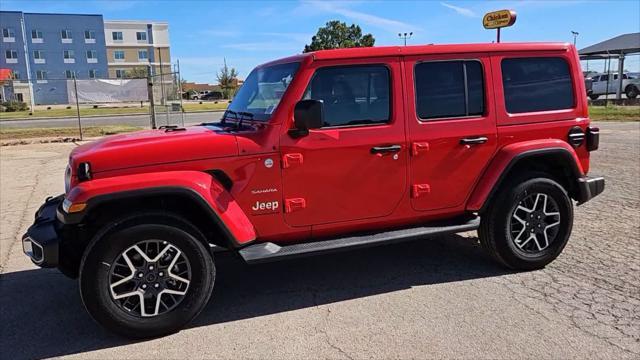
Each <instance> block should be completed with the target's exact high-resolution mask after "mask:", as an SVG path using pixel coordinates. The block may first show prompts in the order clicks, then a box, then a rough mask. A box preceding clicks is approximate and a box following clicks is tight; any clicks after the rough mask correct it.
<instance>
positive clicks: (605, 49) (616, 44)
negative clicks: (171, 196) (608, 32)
mask: <svg viewBox="0 0 640 360" xmlns="http://www.w3.org/2000/svg"><path fill="white" fill-rule="evenodd" d="M637 52H640V33H630V34H624V35H620V36H616V37H614V38H611V39H609V40H605V41H602V42H599V43H597V44H594V45H591V46H588V47H586V48H584V49H582V50H580V51H578V53H579V54H580V57H581V58H584V57H587V56H590V55H591V56H593V55H600V56H596V57H594V58H602V57H603V56H602V55H604V57H607V56H610V55H613V54H616V55H620V54H631V53H637ZM616 57H617V56H616Z"/></svg>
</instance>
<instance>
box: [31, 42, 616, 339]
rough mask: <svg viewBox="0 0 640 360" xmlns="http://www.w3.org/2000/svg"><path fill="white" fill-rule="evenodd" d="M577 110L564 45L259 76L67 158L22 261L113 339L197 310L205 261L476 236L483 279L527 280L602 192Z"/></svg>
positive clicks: (166, 329)
mask: <svg viewBox="0 0 640 360" xmlns="http://www.w3.org/2000/svg"><path fill="white" fill-rule="evenodd" d="M584 93H585V87H584V79H583V77H582V74H581V73H580V64H579V58H578V54H577V52H576V50H575V47H573V46H571V45H569V44H564V43H562V44H556V43H545V44H541V43H535V44H529V43H522V44H518V43H502V44H469V45H429V46H407V47H372V48H354V49H340V50H327V51H318V52H310V53H306V54H299V55H295V56H292V57H288V58H284V59H280V60H276V61H273V62H269V63H267V64H264V65H261V66H258V67H257V68H256V69H255V70H253V71H252V72H251V74H250V75H249V77H248V78H247V79H246V81H245V83H244V85H243V86H242V87H241V89H240V90H239V91H238V93H237V94H236V96H235V98H234V100H233V102H232V103H231V104H230V105H229V108H228V110H227V111H226V112H225V114H224V116H223V117H222V119H221V120H220V121H219V122H212V123H203V124H200V125H198V126H192V127H188V128H179V127H175V126H167V127H162V128H160V129H158V130H146V131H141V132H137V133H131V134H126V135H115V136H111V137H105V138H103V139H100V140H97V141H95V142H92V143H88V144H84V145H81V146H78V147H76V148H75V149H74V150H73V151H72V152H71V154H70V157H69V165H68V167H67V169H66V172H65V193H64V194H61V195H59V196H56V197H51V198H49V199H47V200H46V202H45V203H44V204H43V205H42V207H41V208H40V209H39V210H38V211H37V213H36V216H35V222H34V224H33V225H32V226H31V227H30V228H29V229H28V231H27V233H26V234H25V235H24V237H23V239H22V244H23V249H24V252H25V254H26V255H27V256H29V257H30V258H31V260H32V261H33V262H34V263H35V264H37V265H39V266H41V267H58V268H59V269H60V270H61V271H62V272H63V273H64V274H66V275H68V276H70V277H72V278H79V288H80V294H81V297H82V301H83V303H84V306H85V307H86V309H87V310H88V312H89V314H91V316H92V317H93V318H94V319H95V320H96V321H97V322H98V323H100V324H102V325H104V326H105V327H106V328H108V329H110V330H112V331H114V332H116V333H118V334H121V335H124V336H127V337H131V338H140V337H153V336H159V335H164V334H169V333H172V332H175V331H178V330H180V329H181V328H182V327H184V326H185V325H186V324H187V323H188V322H189V321H191V320H192V319H193V318H194V317H196V316H197V315H198V313H200V312H201V311H202V309H203V308H204V307H205V305H206V304H207V303H208V301H209V298H210V296H211V293H212V289H213V286H214V282H215V279H216V266H215V257H214V256H213V252H214V251H215V250H221V249H222V250H225V251H230V252H233V253H234V254H236V255H237V256H239V257H240V258H242V259H244V261H246V262H247V263H249V264H257V263H263V262H268V261H276V260H286V259H291V258H296V257H301V256H307V255H315V254H323V253H329V252H335V251H340V250H350V249H358V248H362V247H366V246H376V245H382V244H389V243H395V242H399V241H407V240H415V241H429V239H428V238H429V237H432V236H438V235H443V234H452V233H457V232H466V231H471V230H477V231H478V236H479V240H480V243H481V244H482V246H483V248H484V249H485V250H486V251H487V253H488V254H489V255H490V256H491V257H493V258H494V259H495V260H496V261H497V262H498V263H499V264H501V265H503V266H505V267H507V268H510V269H514V270H532V269H540V268H543V267H544V266H545V265H547V264H549V263H550V262H551V261H553V260H554V259H555V258H556V257H557V256H558V255H559V254H560V253H561V252H562V250H563V249H564V247H565V245H566V244H567V241H568V240H569V237H570V235H571V229H572V226H573V213H574V202H577V203H578V204H582V203H584V202H586V201H589V200H590V199H591V198H593V197H594V196H596V195H598V194H600V193H601V192H602V191H603V189H604V184H605V180H604V178H602V177H592V176H588V175H587V173H588V171H589V165H590V160H589V158H590V152H591V151H594V150H596V149H597V148H598V143H599V132H598V128H596V127H593V126H591V125H590V121H589V115H588V107H587V101H586V99H585V97H584V96H583V95H582V94H584ZM353 256H357V255H356V254H353ZM373 265H374V264H372V266H373ZM281 280H282V281H287V280H286V279H284V278H283V279H281ZM243 301H252V300H251V299H249V300H247V299H243ZM255 301H259V300H255ZM212 306H216V303H215V301H213V303H212ZM36 310H37V309H34V311H36ZM37 311H40V310H37Z"/></svg>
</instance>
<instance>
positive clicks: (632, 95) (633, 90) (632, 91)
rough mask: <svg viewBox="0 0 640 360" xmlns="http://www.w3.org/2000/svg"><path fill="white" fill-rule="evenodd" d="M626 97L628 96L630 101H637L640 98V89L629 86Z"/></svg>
mask: <svg viewBox="0 0 640 360" xmlns="http://www.w3.org/2000/svg"><path fill="white" fill-rule="evenodd" d="M625 95H627V98H629V99H635V98H636V97H638V88H637V87H635V86H633V85H629V86H627V89H626V91H625Z"/></svg>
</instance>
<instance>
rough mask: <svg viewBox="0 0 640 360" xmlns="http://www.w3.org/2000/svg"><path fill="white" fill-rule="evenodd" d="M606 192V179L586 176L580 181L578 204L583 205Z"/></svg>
mask: <svg viewBox="0 0 640 360" xmlns="http://www.w3.org/2000/svg"><path fill="white" fill-rule="evenodd" d="M603 191H604V177H602V176H594V177H591V176H584V177H581V178H580V179H578V194H577V195H578V199H577V200H578V203H579V204H583V203H586V202H587V201H589V200H591V199H593V198H594V197H596V196H598V195H599V194H600V193H601V192H603Z"/></svg>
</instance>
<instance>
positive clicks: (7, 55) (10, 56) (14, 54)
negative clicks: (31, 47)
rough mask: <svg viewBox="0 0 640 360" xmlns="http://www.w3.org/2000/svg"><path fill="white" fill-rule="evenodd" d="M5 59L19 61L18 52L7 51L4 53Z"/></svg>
mask: <svg viewBox="0 0 640 360" xmlns="http://www.w3.org/2000/svg"><path fill="white" fill-rule="evenodd" d="M4 54H5V55H4V57H5V58H6V59H7V60H9V59H16V60H18V52H17V51H15V50H7V51H5V52H4Z"/></svg>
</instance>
